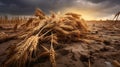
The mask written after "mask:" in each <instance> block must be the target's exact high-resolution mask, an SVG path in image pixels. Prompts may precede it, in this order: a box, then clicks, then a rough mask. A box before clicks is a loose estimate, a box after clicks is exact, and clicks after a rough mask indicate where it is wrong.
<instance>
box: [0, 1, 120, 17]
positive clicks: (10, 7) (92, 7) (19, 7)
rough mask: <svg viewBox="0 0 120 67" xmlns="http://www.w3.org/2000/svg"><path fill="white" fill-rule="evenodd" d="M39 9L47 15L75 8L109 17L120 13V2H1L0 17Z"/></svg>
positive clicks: (29, 13)
mask: <svg viewBox="0 0 120 67" xmlns="http://www.w3.org/2000/svg"><path fill="white" fill-rule="evenodd" d="M37 7H39V8H40V9H42V10H43V11H44V12H46V13H49V11H51V10H52V11H62V10H65V9H70V8H75V9H77V10H79V11H91V13H93V14H94V17H109V16H111V15H114V14H115V13H117V12H118V11H120V0H0V15H7V14H12V15H13V14H15V15H32V14H33V13H34V10H35V8H37ZM88 14H90V13H88ZM86 15H87V14H86Z"/></svg>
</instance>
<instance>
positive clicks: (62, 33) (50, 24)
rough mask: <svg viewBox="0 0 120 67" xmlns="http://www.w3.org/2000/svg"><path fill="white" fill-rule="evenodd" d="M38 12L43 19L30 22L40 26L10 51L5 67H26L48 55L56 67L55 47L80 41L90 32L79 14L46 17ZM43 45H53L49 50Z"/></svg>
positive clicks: (37, 14)
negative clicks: (59, 44) (83, 35)
mask: <svg viewBox="0 0 120 67" xmlns="http://www.w3.org/2000/svg"><path fill="white" fill-rule="evenodd" d="M36 12H37V13H35V15H36V16H39V17H41V16H42V19H41V18H39V19H38V20H37V21H36V22H35V20H34V19H33V20H32V21H31V22H29V23H32V22H33V21H34V23H38V25H37V26H35V27H34V29H32V30H31V31H29V33H28V34H25V35H27V37H26V36H24V34H23V35H22V37H25V39H24V40H23V41H22V42H20V43H19V44H17V45H16V47H15V49H8V51H9V53H8V55H7V56H8V58H7V59H6V60H5V61H4V64H3V65H5V66H16V67H25V66H26V64H27V63H29V62H31V61H33V60H34V61H36V60H37V59H38V58H40V57H42V56H46V55H47V56H49V57H50V61H51V64H52V66H53V67H56V63H55V51H54V49H53V46H54V45H55V44H58V43H62V42H64V43H65V42H71V41H79V40H80V38H81V35H82V34H84V33H86V32H87V31H88V30H87V25H86V24H85V22H84V21H82V20H81V19H79V16H80V15H78V14H74V13H67V14H65V15H64V16H62V17H60V16H59V15H55V13H53V14H52V15H51V16H45V15H44V13H43V12H42V11H40V10H39V9H37V11H36ZM43 17H44V18H43ZM51 33H52V34H51ZM51 40H52V41H51ZM42 43H47V44H49V43H51V49H50V50H48V49H47V48H46V47H44V46H43V45H42ZM39 46H41V47H42V48H43V49H44V50H45V52H41V50H42V49H40V48H39ZM11 51H12V52H11ZM23 61H24V62H23Z"/></svg>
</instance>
